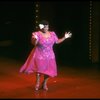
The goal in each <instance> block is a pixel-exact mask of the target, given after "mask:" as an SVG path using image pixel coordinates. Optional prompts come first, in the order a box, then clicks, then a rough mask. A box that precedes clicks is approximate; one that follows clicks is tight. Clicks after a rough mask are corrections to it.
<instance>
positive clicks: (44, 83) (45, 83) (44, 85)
mask: <svg viewBox="0 0 100 100" xmlns="http://www.w3.org/2000/svg"><path fill="white" fill-rule="evenodd" d="M48 79H49V76H48V75H44V81H43V84H42V85H43V89H44V90H48V87H47V81H48Z"/></svg>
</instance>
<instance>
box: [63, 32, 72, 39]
mask: <svg viewBox="0 0 100 100" xmlns="http://www.w3.org/2000/svg"><path fill="white" fill-rule="evenodd" d="M71 36H72V33H71V32H65V36H64V37H65V39H67V38H70V37H71Z"/></svg>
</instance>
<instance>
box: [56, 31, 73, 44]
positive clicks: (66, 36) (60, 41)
mask: <svg viewBox="0 0 100 100" xmlns="http://www.w3.org/2000/svg"><path fill="white" fill-rule="evenodd" d="M71 36H72V33H70V32H68V33H67V32H65V36H64V37H63V38H60V39H58V41H57V42H56V44H59V43H62V42H63V41H64V40H65V39H67V38H70V37H71Z"/></svg>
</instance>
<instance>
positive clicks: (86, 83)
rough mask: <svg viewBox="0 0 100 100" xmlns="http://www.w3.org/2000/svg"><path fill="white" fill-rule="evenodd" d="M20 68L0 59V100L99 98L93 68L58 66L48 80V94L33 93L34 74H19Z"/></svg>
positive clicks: (98, 75) (99, 88)
mask: <svg viewBox="0 0 100 100" xmlns="http://www.w3.org/2000/svg"><path fill="white" fill-rule="evenodd" d="M21 65H22V62H21V61H17V60H14V59H10V58H0V98H3V99H4V98H7V99H8V98H11V99H15V98H17V99H21V98H22V99H23V98H29V99H30V98H67V99H68V98H70V99H71V98H74V99H76V98H100V70H99V69H98V67H96V66H91V67H89V68H88V67H86V66H85V67H83V66H82V67H81V65H80V66H79V67H74V66H67V65H66V66H61V65H60V66H59V67H58V76H57V77H54V78H50V79H49V80H48V88H49V90H48V91H44V90H42V89H40V90H39V91H35V90H34V86H35V74H30V75H26V74H22V73H19V68H20V66H21ZM42 80H43V76H41V82H42Z"/></svg>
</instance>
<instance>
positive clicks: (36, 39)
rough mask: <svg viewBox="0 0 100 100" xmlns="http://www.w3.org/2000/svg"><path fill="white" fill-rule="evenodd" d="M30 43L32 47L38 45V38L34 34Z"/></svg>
mask: <svg viewBox="0 0 100 100" xmlns="http://www.w3.org/2000/svg"><path fill="white" fill-rule="evenodd" d="M31 41H32V44H33V45H37V43H38V37H37V35H35V34H34V33H33V34H32V38H31Z"/></svg>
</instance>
